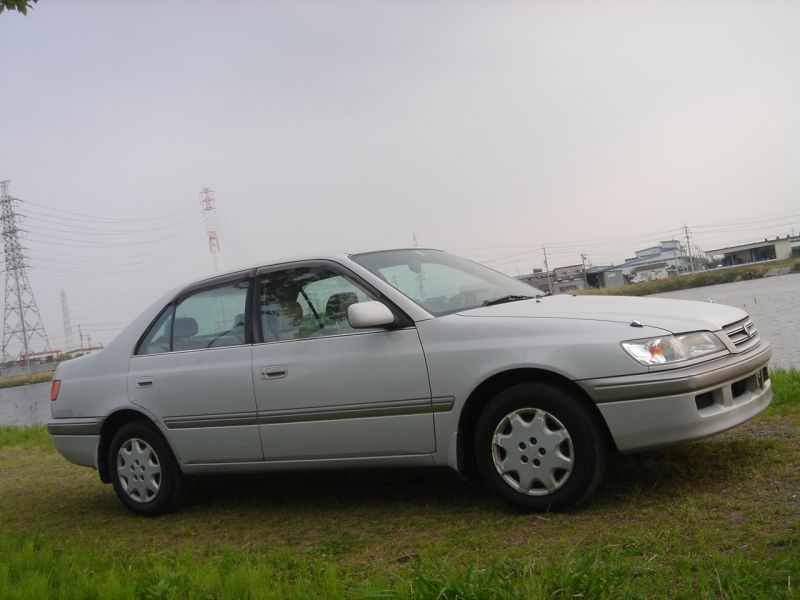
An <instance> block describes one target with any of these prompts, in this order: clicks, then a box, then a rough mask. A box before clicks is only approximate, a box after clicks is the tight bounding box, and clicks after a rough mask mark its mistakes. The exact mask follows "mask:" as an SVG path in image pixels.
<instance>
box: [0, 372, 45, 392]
mask: <svg viewBox="0 0 800 600" xmlns="http://www.w3.org/2000/svg"><path fill="white" fill-rule="evenodd" d="M52 378H53V372H52V371H41V372H39V373H31V374H30V375H27V374H26V375H11V376H10V377H0V389H3V388H10V387H17V386H20V385H31V384H33V383H42V382H44V381H50V380H51V379H52Z"/></svg>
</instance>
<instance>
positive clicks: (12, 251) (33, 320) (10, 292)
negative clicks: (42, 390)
mask: <svg viewBox="0 0 800 600" xmlns="http://www.w3.org/2000/svg"><path fill="white" fill-rule="evenodd" d="M19 202H20V201H19V200H17V199H16V198H12V197H11V196H10V195H9V193H8V181H2V182H0V224H2V235H3V250H4V252H5V265H6V295H5V300H6V303H5V311H4V313H3V322H4V327H3V363H5V362H7V361H8V358H9V350H10V349H11V348H12V347H13V346H14V345H15V343H18V344H19V345H20V346H21V352H20V357H21V358H22V359H23V360H26V361H27V362H28V367H29V368H30V360H29V359H30V357H31V353H32V352H34V351H35V348H38V349H39V351H47V350H50V341H49V340H48V339H47V333H45V331H44V325H43V324H42V317H41V316H40V315H39V308H38V307H37V306H36V300H35V299H34V297H33V290H32V289H31V284H30V281H28V272H27V271H26V265H25V254H24V248H23V247H22V244H21V243H20V241H19V238H20V233H21V230H20V229H19V227H18V216H17V214H16V213H15V212H14V207H15V206H16V205H18V204H19Z"/></svg>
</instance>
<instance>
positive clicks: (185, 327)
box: [172, 317, 197, 338]
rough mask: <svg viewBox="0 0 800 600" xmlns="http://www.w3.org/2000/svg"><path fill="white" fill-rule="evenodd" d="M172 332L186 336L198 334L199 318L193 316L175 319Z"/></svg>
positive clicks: (177, 335)
mask: <svg viewBox="0 0 800 600" xmlns="http://www.w3.org/2000/svg"><path fill="white" fill-rule="evenodd" d="M172 334H173V335H174V336H175V337H180V338H185V337H192V336H193V335H195V334H197V319H194V318H193V317H179V318H177V319H175V325H173V327H172Z"/></svg>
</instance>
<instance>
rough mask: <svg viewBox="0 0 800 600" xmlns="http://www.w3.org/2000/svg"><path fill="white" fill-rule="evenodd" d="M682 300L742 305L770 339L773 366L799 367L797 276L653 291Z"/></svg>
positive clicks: (799, 282)
mask: <svg viewBox="0 0 800 600" xmlns="http://www.w3.org/2000/svg"><path fill="white" fill-rule="evenodd" d="M653 295H654V296H660V297H663V298H679V299H681V300H706V299H708V298H710V299H712V300H714V301H715V302H716V303H717V304H728V305H730V306H736V307H738V308H743V309H744V310H746V311H747V312H748V313H750V316H751V317H752V318H753V322H754V323H755V324H756V327H758V331H759V333H760V334H761V337H762V338H765V339H767V340H769V341H770V342H772V363H771V364H772V366H773V367H786V368H789V367H794V368H795V369H800V345H798V343H797V338H798V334H799V333H800V275H797V274H793V275H781V276H779V277H765V278H764V279H753V280H750V281H737V282H736V283H723V284H720V285H711V286H708V287H702V288H694V289H691V290H680V291H677V292H666V293H664V294H653Z"/></svg>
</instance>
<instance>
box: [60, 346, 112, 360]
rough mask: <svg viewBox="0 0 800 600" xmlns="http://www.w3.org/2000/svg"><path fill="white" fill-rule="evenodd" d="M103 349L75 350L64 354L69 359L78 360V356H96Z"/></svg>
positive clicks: (98, 347) (99, 347) (93, 347)
mask: <svg viewBox="0 0 800 600" xmlns="http://www.w3.org/2000/svg"><path fill="white" fill-rule="evenodd" d="M102 349H103V346H102V345H100V346H92V347H91V348H76V349H75V350H70V351H69V352H66V353H65V354H66V355H67V356H69V357H70V358H78V357H79V356H86V355H87V354H96V353H97V352H100V350H102Z"/></svg>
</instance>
